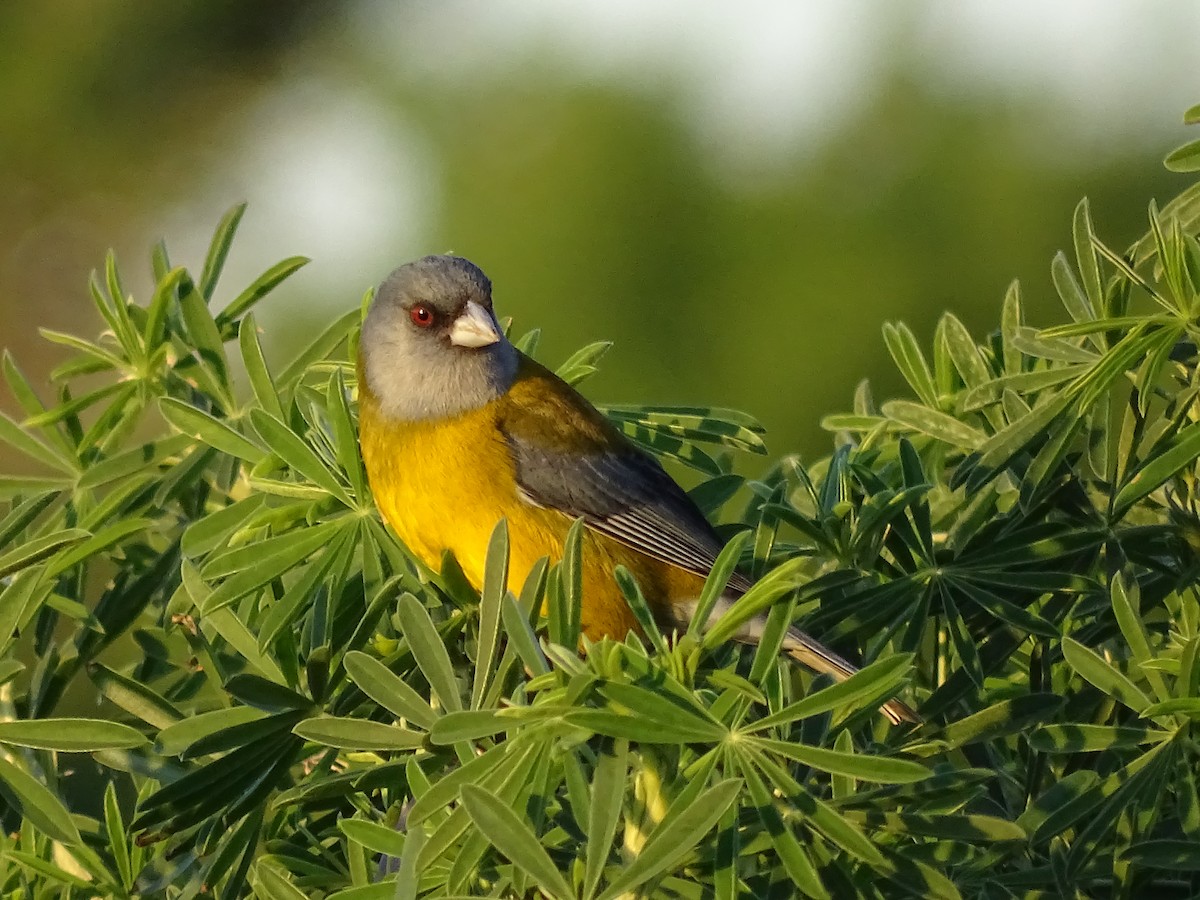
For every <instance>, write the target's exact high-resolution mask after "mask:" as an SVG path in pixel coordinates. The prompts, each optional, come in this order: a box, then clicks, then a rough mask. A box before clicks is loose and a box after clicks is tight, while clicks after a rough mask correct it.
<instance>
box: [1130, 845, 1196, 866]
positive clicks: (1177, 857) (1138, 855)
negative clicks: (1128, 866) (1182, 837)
mask: <svg viewBox="0 0 1200 900" xmlns="http://www.w3.org/2000/svg"><path fill="white" fill-rule="evenodd" d="M1121 858H1122V859H1125V860H1128V861H1129V862H1132V863H1134V864H1136V865H1139V866H1146V867H1148V868H1151V869H1167V870H1169V871H1171V872H1200V845H1197V843H1196V842H1195V841H1194V840H1193V841H1178V840H1153V841H1139V842H1138V843H1136V844H1132V845H1130V846H1129V847H1128V848H1126V849H1125V851H1124V852H1123V853H1122V854H1121Z"/></svg>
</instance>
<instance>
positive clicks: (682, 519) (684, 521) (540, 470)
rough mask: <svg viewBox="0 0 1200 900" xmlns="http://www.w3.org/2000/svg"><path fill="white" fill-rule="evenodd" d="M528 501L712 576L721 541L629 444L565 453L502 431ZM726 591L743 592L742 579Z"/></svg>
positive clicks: (681, 492)
mask: <svg viewBox="0 0 1200 900" xmlns="http://www.w3.org/2000/svg"><path fill="white" fill-rule="evenodd" d="M505 437H506V438H507V439H508V446H509V449H510V451H511V452H512V456H513V461H514V463H515V464H516V472H517V483H518V485H519V486H520V488H521V490H522V492H523V493H524V494H525V497H526V499H528V500H529V501H530V502H532V503H536V504H537V505H539V506H544V507H549V508H551V509H557V510H560V511H561V512H563V513H565V514H566V515H568V516H570V517H572V518H582V519H583V520H584V521H585V522H586V523H587V525H588V526H589V527H590V528H592V529H594V530H595V531H598V532H600V533H601V534H605V535H607V536H609V537H611V538H614V539H616V540H618V541H620V542H621V543H623V544H626V545H627V546H629V547H632V548H633V549H634V550H637V551H639V552H640V553H644V554H646V555H647V556H649V557H652V558H653V559H657V560H660V561H661V562H665V563H668V564H670V565H673V566H678V567H679V568H681V569H685V570H687V571H689V572H694V573H695V574H697V575H700V576H701V577H703V576H707V575H708V573H709V570H710V569H711V568H712V565H713V563H714V562H715V561H716V558H717V554H718V553H720V552H721V548H722V547H723V546H724V543H723V542H722V541H721V538H720V537H719V536H718V535H717V533H716V531H715V530H714V529H713V527H712V525H711V524H710V523H709V521H708V520H707V519H706V518H705V517H704V514H703V513H702V512H700V509H699V508H698V507H697V506H696V504H695V503H693V502H692V500H691V498H690V497H688V495H687V494H686V493H685V492H684V490H683V489H682V488H681V487H680V486H679V485H678V484H676V483H675V480H674V479H673V478H671V476H670V475H668V474H667V473H666V472H665V471H663V468H662V466H661V465H659V463H658V460H656V459H654V458H653V457H652V456H650V455H649V454H647V453H644V452H642V451H641V450H640V449H638V448H637V447H635V446H633V445H632V444H628V443H626V444H625V445H624V446H622V447H620V449H618V450H611V451H601V452H591V453H586V454H580V455H575V454H564V453H562V452H561V450H557V449H555V450H546V449H544V448H541V447H539V446H538V445H536V444H534V443H532V442H530V441H528V440H523V439H522V438H521V437H519V436H516V435H514V434H513V433H512V432H511V431H506V432H505ZM728 586H729V589H731V590H733V591H736V592H737V593H744V592H745V591H747V590H748V589H749V587H750V582H749V580H747V579H746V578H745V577H743V576H742V575H740V574H739V573H736V572H735V573H734V574H733V576H732V577H731V578H730V579H729V585H728Z"/></svg>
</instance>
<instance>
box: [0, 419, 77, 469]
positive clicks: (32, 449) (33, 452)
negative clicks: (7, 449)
mask: <svg viewBox="0 0 1200 900" xmlns="http://www.w3.org/2000/svg"><path fill="white" fill-rule="evenodd" d="M35 418H40V417H35ZM0 443H5V444H8V445H9V446H11V447H13V448H14V449H16V450H19V451H21V452H22V453H24V454H25V455H26V456H28V457H29V458H30V459H34V460H37V461H38V462H40V463H49V464H50V465H51V466H53V467H54V468H56V469H58V470H59V471H60V472H65V473H66V474H68V475H74V474H75V473H77V472H78V471H79V464H78V463H77V462H76V461H75V460H72V459H68V458H67V457H65V456H64V455H63V454H61V453H60V452H59V451H58V450H54V449H51V448H50V447H49V446H47V445H46V444H43V443H42V442H41V441H39V440H38V439H37V438H35V437H34V436H33V435H31V434H30V433H29V432H27V431H25V430H24V429H23V428H21V426H20V425H18V424H17V423H16V422H14V421H13V420H12V419H10V418H9V417H8V416H6V415H4V414H3V413H0Z"/></svg>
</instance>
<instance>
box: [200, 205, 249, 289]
mask: <svg viewBox="0 0 1200 900" xmlns="http://www.w3.org/2000/svg"><path fill="white" fill-rule="evenodd" d="M245 212H246V204H245V203H239V204H237V205H236V206H234V207H232V208H231V209H230V210H229V211H228V212H227V213H225V215H224V216H223V217H222V218H221V221H220V223H219V224H218V225H217V230H216V231H215V232H214V233H213V236H212V241H211V242H210V243H209V245H208V253H207V254H206V255H205V257H204V271H203V272H202V273H201V275H200V293H202V294H203V295H204V299H205V300H211V299H212V295H213V291H215V290H216V287H217V279H219V278H220V277H221V270H222V269H223V268H224V267H225V258H226V257H227V256H228V255H229V247H230V245H231V244H232V243H233V236H234V235H235V234H237V228H238V224H239V223H240V222H241V221H242V215H243V214H244V213H245Z"/></svg>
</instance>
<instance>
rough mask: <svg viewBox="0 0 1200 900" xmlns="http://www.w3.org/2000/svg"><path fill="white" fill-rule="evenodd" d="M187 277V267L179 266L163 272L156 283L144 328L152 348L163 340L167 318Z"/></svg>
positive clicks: (147, 340) (147, 344) (145, 339)
mask: <svg viewBox="0 0 1200 900" xmlns="http://www.w3.org/2000/svg"><path fill="white" fill-rule="evenodd" d="M185 277H187V269H186V268H184V267H183V266H177V267H176V268H174V269H171V270H170V271H169V272H166V273H165V274H163V275H162V276H161V277H160V278H159V279H158V283H157V284H156V285H155V288H154V296H153V297H151V298H150V308H149V309H148V310H147V312H146V324H145V326H144V327H143V328H142V339H143V341H144V342H145V344H146V346H147V347H148V348H150V349H151V350H153V349H154V348H155V347H158V346H159V345H160V344H162V342H163V338H164V337H165V335H166V327H167V320H168V319H169V318H170V314H171V312H172V310H173V309H174V308H175V307H176V305H177V304H178V301H179V286H180V285H181V284H182V283H183V280H184V278H185Z"/></svg>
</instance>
